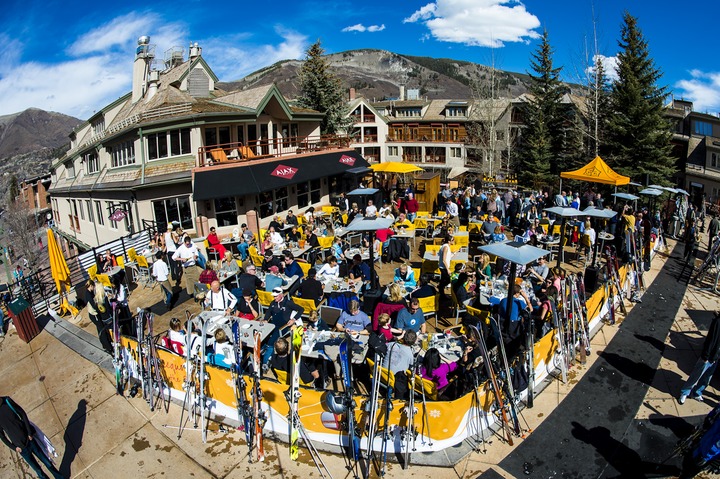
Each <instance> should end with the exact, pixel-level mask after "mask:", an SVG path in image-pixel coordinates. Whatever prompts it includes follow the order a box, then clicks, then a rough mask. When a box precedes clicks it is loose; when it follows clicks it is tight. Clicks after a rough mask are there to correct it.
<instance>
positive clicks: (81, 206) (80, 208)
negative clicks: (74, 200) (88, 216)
mask: <svg viewBox="0 0 720 479" xmlns="http://www.w3.org/2000/svg"><path fill="white" fill-rule="evenodd" d="M78 210H80V219H81V220H83V221H85V211H84V209H83V202H82V200H78Z"/></svg>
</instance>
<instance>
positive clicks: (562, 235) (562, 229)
mask: <svg viewBox="0 0 720 479" xmlns="http://www.w3.org/2000/svg"><path fill="white" fill-rule="evenodd" d="M565 221H566V219H565V217H564V216H563V217H562V220H561V221H560V244H559V245H558V257H557V267H558V268H559V267H560V264H561V262H562V261H561V259H562V253H563V249H565V248H564V247H563V246H564V245H563V240H564V239H565Z"/></svg>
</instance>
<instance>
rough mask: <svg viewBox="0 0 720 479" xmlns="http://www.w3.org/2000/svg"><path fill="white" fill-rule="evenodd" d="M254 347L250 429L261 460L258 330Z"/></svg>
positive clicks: (259, 340) (260, 374)
mask: <svg viewBox="0 0 720 479" xmlns="http://www.w3.org/2000/svg"><path fill="white" fill-rule="evenodd" d="M253 339H254V340H255V341H254V347H253V356H252V358H253V360H252V363H253V389H252V406H253V421H252V422H253V425H252V429H253V432H254V434H255V448H256V449H257V460H258V461H259V462H262V461H264V460H265V447H264V446H263V427H264V426H265V413H264V412H263V410H262V407H261V404H262V389H261V388H260V378H261V376H262V358H261V354H260V345H261V342H262V335H261V334H260V331H257V330H255V331H253Z"/></svg>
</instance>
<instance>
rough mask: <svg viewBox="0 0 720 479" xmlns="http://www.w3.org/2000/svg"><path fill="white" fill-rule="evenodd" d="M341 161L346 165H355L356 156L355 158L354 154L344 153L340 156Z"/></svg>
mask: <svg viewBox="0 0 720 479" xmlns="http://www.w3.org/2000/svg"><path fill="white" fill-rule="evenodd" d="M340 163H342V164H344V165H349V166H353V165H355V158H353V157H352V156H348V155H343V156H341V157H340Z"/></svg>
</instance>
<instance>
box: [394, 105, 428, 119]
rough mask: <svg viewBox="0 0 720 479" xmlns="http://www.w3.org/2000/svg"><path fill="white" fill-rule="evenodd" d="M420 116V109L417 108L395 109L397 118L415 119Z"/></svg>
mask: <svg viewBox="0 0 720 479" xmlns="http://www.w3.org/2000/svg"><path fill="white" fill-rule="evenodd" d="M421 114H422V108H420V107H419V106H418V107H411V108H398V109H397V115H396V116H399V117H403V116H404V117H417V116H420V115H421Z"/></svg>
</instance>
